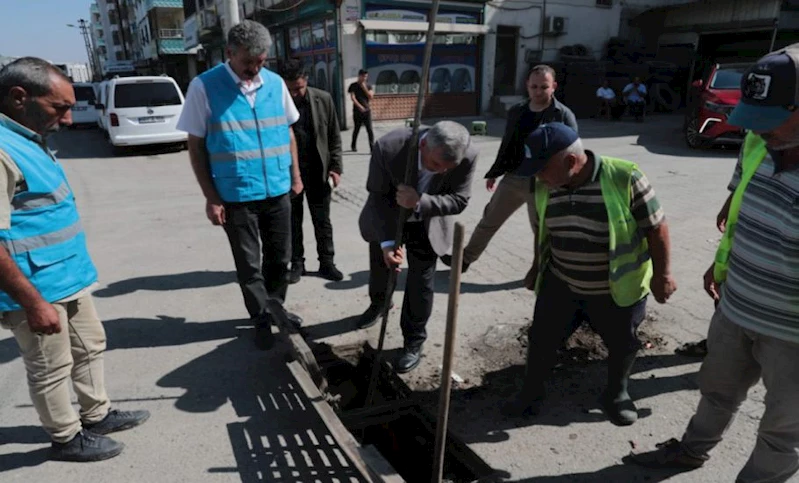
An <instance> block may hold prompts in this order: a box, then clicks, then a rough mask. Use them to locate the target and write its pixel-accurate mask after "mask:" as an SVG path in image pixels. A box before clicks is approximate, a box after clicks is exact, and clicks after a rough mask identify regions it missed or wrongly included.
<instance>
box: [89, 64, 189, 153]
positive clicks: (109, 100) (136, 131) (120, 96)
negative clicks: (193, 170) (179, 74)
mask: <svg viewBox="0 0 799 483" xmlns="http://www.w3.org/2000/svg"><path fill="white" fill-rule="evenodd" d="M105 84H106V85H105V86H104V89H105V92H104V93H103V95H102V98H103V100H104V102H101V103H98V104H97V109H98V110H99V111H100V112H101V116H102V117H103V120H102V126H103V127H104V128H105V129H106V130H107V132H108V139H109V141H111V144H112V145H113V146H114V147H125V146H141V145H145V144H171V143H185V142H186V141H187V140H188V135H187V134H186V133H185V132H183V131H178V130H177V129H176V127H177V123H178V118H179V117H180V113H181V112H182V111H183V101H184V99H183V93H182V92H181V91H180V88H179V87H178V84H177V82H175V79H173V78H171V77H167V76H154V77H144V76H143V77H115V78H113V79H109V80H108V81H107V82H106V83H105Z"/></svg>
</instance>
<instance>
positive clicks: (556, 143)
mask: <svg viewBox="0 0 799 483" xmlns="http://www.w3.org/2000/svg"><path fill="white" fill-rule="evenodd" d="M578 139H580V136H578V135H577V132H576V131H575V130H574V129H572V128H570V127H569V126H567V125H565V124H563V123H560V122H553V123H551V124H542V125H540V126H538V128H536V130H535V131H533V132H531V133H530V135H529V136H527V139H525V140H524V159H523V160H522V164H521V166H519V169H517V170H516V171H514V173H515V174H518V175H519V176H530V177H533V176H535V175H536V174H537V173H538V172H539V171H541V170H542V169H544V166H546V165H547V163H548V162H549V160H550V159H552V156H554V155H556V154H558V153H559V152H561V151H563V150H564V149H566V148H568V147H569V146H571V145H572V144H574V143H575V142H576V141H577V140H578Z"/></svg>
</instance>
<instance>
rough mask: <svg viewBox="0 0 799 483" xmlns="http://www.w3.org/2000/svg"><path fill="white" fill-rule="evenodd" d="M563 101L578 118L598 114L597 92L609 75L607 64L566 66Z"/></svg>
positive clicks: (586, 63)
mask: <svg viewBox="0 0 799 483" xmlns="http://www.w3.org/2000/svg"><path fill="white" fill-rule="evenodd" d="M564 70H565V74H566V75H565V79H564V86H563V101H564V103H565V104H566V105H567V106H569V108H570V109H571V110H572V111H574V114H575V115H576V116H577V117H589V116H592V115H594V114H595V113H596V108H597V101H596V90H597V89H598V88H599V87H600V86H601V85H602V81H603V79H605V76H606V75H607V63H606V62H596V61H591V62H570V63H568V64H566V66H565V68H564Z"/></svg>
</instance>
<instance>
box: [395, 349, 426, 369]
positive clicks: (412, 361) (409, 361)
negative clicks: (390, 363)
mask: <svg viewBox="0 0 799 483" xmlns="http://www.w3.org/2000/svg"><path fill="white" fill-rule="evenodd" d="M420 362H422V346H419V347H405V348H403V349H402V352H400V355H399V357H397V362H396V363H395V364H394V372H396V373H397V374H405V373H406V372H411V371H412V370H414V369H416V366H418V365H419V363H420Z"/></svg>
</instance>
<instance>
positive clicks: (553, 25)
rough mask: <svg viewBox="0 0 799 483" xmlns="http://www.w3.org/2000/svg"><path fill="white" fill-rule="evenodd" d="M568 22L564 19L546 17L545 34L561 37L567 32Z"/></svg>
mask: <svg viewBox="0 0 799 483" xmlns="http://www.w3.org/2000/svg"><path fill="white" fill-rule="evenodd" d="M568 21H569V19H567V18H566V17H555V16H551V17H547V28H546V32H545V33H547V34H550V35H563V34H565V33H566V32H567V29H568Z"/></svg>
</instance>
